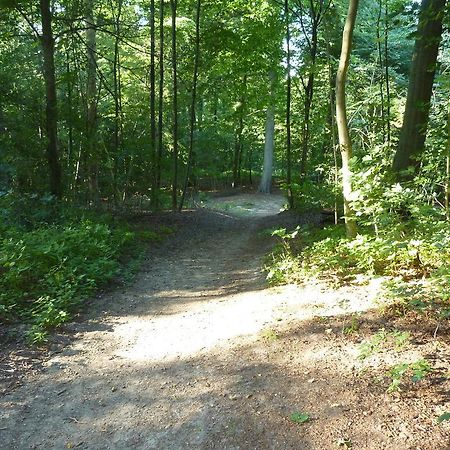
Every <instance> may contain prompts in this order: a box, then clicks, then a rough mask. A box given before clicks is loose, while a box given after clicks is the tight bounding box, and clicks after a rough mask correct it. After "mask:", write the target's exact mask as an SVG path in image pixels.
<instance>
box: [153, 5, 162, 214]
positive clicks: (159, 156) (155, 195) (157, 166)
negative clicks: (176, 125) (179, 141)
mask: <svg viewBox="0 0 450 450" xmlns="http://www.w3.org/2000/svg"><path fill="white" fill-rule="evenodd" d="M158 63H159V80H158V83H159V88H158V150H157V152H156V163H155V167H154V168H153V170H154V171H155V181H156V184H155V192H154V193H153V195H152V199H153V201H154V206H155V205H156V206H159V200H158V196H159V189H160V187H161V160H162V155H163V131H164V130H163V112H164V111H163V108H164V0H160V2H159V56H158Z"/></svg>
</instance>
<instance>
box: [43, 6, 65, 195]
mask: <svg viewBox="0 0 450 450" xmlns="http://www.w3.org/2000/svg"><path fill="white" fill-rule="evenodd" d="M40 12H41V21H42V36H41V45H42V56H43V72H44V81H45V97H46V109H45V116H46V124H45V125H46V132H47V141H48V142H47V161H48V166H49V175H50V177H49V178H50V192H51V193H52V194H53V195H54V196H55V197H56V198H61V196H62V174H61V165H60V162H59V154H58V104H57V96H56V76H55V45H54V38H53V31H52V12H51V9H50V0H40Z"/></svg>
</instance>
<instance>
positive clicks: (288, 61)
mask: <svg viewBox="0 0 450 450" xmlns="http://www.w3.org/2000/svg"><path fill="white" fill-rule="evenodd" d="M284 16H285V21H286V47H287V49H286V51H287V55H286V71H287V81H286V83H287V86H286V89H287V92H286V184H287V194H288V204H289V208H290V209H292V208H293V207H294V196H293V195H292V151H291V90H292V78H291V30H290V16H289V2H288V0H284Z"/></svg>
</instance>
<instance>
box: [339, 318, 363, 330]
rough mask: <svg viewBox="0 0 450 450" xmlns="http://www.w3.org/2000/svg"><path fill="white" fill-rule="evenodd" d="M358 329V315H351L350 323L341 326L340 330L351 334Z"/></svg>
mask: <svg viewBox="0 0 450 450" xmlns="http://www.w3.org/2000/svg"><path fill="white" fill-rule="evenodd" d="M358 331H359V321H358V316H356V315H353V316H352V320H351V322H350V325H346V326H344V327H343V329H342V332H343V333H344V334H353V333H357V332H358Z"/></svg>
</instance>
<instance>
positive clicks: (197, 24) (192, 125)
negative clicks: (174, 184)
mask: <svg viewBox="0 0 450 450" xmlns="http://www.w3.org/2000/svg"><path fill="white" fill-rule="evenodd" d="M201 7H202V2H201V0H197V8H196V15H195V56H194V75H193V79H192V99H191V111H190V113H191V114H190V129H189V153H188V161H187V167H186V177H185V180H184V188H183V194H182V195H181V199H180V206H179V210H180V212H181V210H182V209H183V203H184V198H185V196H186V191H187V188H188V184H189V176H190V172H191V166H192V155H193V151H194V132H195V107H196V102H197V81H198V66H199V63H200V14H201Z"/></svg>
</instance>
